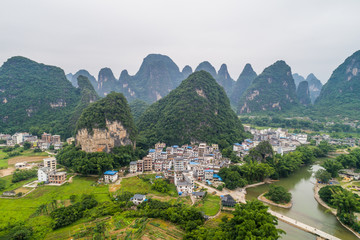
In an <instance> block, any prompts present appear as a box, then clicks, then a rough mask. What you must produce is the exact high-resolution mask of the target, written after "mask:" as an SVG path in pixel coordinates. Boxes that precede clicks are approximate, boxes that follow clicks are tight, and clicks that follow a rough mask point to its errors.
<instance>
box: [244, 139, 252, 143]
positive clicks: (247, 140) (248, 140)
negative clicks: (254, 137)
mask: <svg viewBox="0 0 360 240" xmlns="http://www.w3.org/2000/svg"><path fill="white" fill-rule="evenodd" d="M245 141H246V142H248V143H252V142H253V141H251V140H250V139H245Z"/></svg>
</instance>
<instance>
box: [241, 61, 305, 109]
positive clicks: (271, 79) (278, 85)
mask: <svg viewBox="0 0 360 240" xmlns="http://www.w3.org/2000/svg"><path fill="white" fill-rule="evenodd" d="M298 105H299V102H298V99H297V95H296V86H295V82H294V79H293V77H292V75H291V69H290V67H289V66H288V65H287V64H286V63H285V62H284V61H277V62H276V63H274V64H273V65H271V66H269V67H267V68H265V70H264V71H263V72H262V73H261V74H260V75H259V76H257V77H256V78H255V79H254V80H253V81H252V83H251V85H250V86H249V88H248V89H247V90H246V91H245V93H244V94H243V95H242V97H241V98H240V101H239V105H238V109H237V111H238V113H239V114H243V113H254V112H261V111H284V110H288V109H290V108H293V107H296V106H298Z"/></svg>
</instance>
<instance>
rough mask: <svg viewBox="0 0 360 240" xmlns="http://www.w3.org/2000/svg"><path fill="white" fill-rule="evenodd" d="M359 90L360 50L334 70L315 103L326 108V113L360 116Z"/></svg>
mask: <svg viewBox="0 0 360 240" xmlns="http://www.w3.org/2000/svg"><path fill="white" fill-rule="evenodd" d="M359 92H360V51H357V52H355V53H354V54H353V55H351V56H350V57H348V58H347V59H346V60H345V61H344V63H342V64H341V65H340V66H339V67H337V68H336V69H335V70H334V72H333V73H332V75H331V77H330V79H329V80H328V81H327V83H326V84H325V85H324V86H323V87H322V89H321V93H320V96H319V97H318V98H317V99H316V101H315V105H317V106H318V107H319V108H323V109H324V110H325V109H326V111H324V114H343V115H348V116H350V115H352V116H355V115H357V116H359V115H360V114H359V113H360V111H359V109H360V94H359ZM344 113H345V114H344Z"/></svg>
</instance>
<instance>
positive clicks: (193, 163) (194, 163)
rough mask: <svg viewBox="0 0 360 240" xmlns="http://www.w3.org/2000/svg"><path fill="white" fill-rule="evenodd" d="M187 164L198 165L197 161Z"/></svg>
mask: <svg viewBox="0 0 360 240" xmlns="http://www.w3.org/2000/svg"><path fill="white" fill-rule="evenodd" d="M189 164H192V165H198V164H199V163H198V162H189Z"/></svg>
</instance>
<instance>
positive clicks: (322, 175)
mask: <svg viewBox="0 0 360 240" xmlns="http://www.w3.org/2000/svg"><path fill="white" fill-rule="evenodd" d="M315 177H316V179H318V180H320V181H321V182H322V183H328V182H329V180H330V179H331V173H329V172H328V171H326V170H324V169H319V170H318V171H316V173H315Z"/></svg>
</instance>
